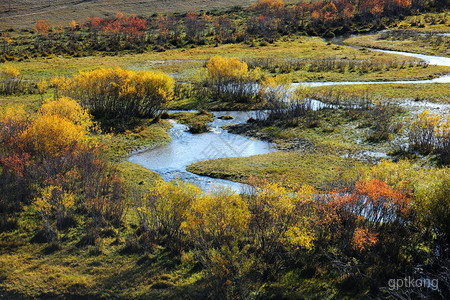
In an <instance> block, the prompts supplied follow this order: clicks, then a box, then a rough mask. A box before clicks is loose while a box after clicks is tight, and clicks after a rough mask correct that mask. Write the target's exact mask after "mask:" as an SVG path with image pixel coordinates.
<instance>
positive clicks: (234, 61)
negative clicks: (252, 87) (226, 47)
mask: <svg viewBox="0 0 450 300" xmlns="http://www.w3.org/2000/svg"><path fill="white" fill-rule="evenodd" d="M206 67H207V68H208V76H209V78H211V79H212V80H224V79H233V78H242V77H245V76H247V75H248V65H247V63H245V62H240V61H239V59H238V58H237V57H233V58H226V57H220V56H214V57H212V58H211V59H210V60H209V61H208V62H207V64H206Z"/></svg>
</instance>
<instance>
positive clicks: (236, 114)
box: [129, 111, 276, 192]
mask: <svg viewBox="0 0 450 300" xmlns="http://www.w3.org/2000/svg"><path fill="white" fill-rule="evenodd" d="M257 114H258V112H254V111H252V112H242V111H222V112H214V121H213V122H211V123H210V131H209V132H205V133H201V134H191V133H190V132H189V131H188V127H187V126H185V125H183V124H178V123H175V122H173V121H172V122H173V127H172V128H171V129H170V130H169V133H170V135H171V137H172V140H171V141H170V143H169V144H167V145H165V146H161V147H158V148H156V149H153V150H150V151H146V152H142V153H137V154H134V155H131V156H130V158H129V161H131V162H134V163H137V164H139V165H141V166H143V167H145V168H148V169H150V170H152V171H154V172H156V173H158V174H159V175H160V176H161V177H162V179H163V180H165V181H171V180H176V179H179V180H182V181H184V182H190V183H193V184H195V185H198V186H200V187H201V188H202V189H203V190H208V189H211V188H213V187H215V186H218V185H220V186H223V187H226V188H230V189H232V190H234V191H237V192H239V191H240V190H241V188H242V185H241V184H239V183H236V182H233V181H229V180H221V179H215V178H210V177H206V176H199V175H196V174H193V173H190V172H188V171H186V167H187V166H188V165H190V164H191V163H194V162H197V161H202V160H207V159H213V158H225V157H247V156H252V155H257V154H265V153H269V152H273V151H275V150H276V149H275V147H274V145H272V144H271V143H268V142H265V141H260V140H256V139H250V138H247V137H244V136H241V135H237V134H232V133H229V132H228V131H226V130H224V129H222V128H221V127H222V126H224V125H229V124H237V123H245V122H247V120H248V119H249V118H256V117H257ZM224 115H231V116H233V118H234V119H231V120H222V119H219V118H218V117H220V116H224Z"/></svg>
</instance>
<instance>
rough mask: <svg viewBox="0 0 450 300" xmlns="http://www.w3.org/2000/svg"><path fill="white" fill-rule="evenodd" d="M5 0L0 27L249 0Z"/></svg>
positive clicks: (191, 8) (0, 9)
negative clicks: (9, 2)
mask: <svg viewBox="0 0 450 300" xmlns="http://www.w3.org/2000/svg"><path fill="white" fill-rule="evenodd" d="M50 1H51V6H50V7H49V6H48V0H11V12H8V0H2V1H0V30H5V29H8V28H30V27H32V26H33V25H34V24H35V23H36V22H37V21H39V20H41V19H43V20H47V21H48V22H49V23H50V24H52V25H54V26H56V25H60V24H63V25H68V23H69V22H70V21H71V20H75V21H77V22H82V21H84V20H86V19H87V18H88V17H102V18H108V17H114V16H115V14H116V13H117V12H119V11H120V12H123V13H124V14H125V15H129V14H137V15H142V16H150V15H152V14H154V13H167V12H181V13H182V12H187V11H200V10H204V11H207V10H212V9H224V8H230V7H233V6H236V5H240V6H244V7H245V6H248V5H250V4H251V3H252V2H254V1H253V0H163V1H161V0H145V1H144V0H127V1H123V0H50Z"/></svg>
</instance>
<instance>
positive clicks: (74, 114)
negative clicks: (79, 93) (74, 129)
mask: <svg viewBox="0 0 450 300" xmlns="http://www.w3.org/2000/svg"><path fill="white" fill-rule="evenodd" d="M39 113H41V114H42V115H55V116H59V117H62V118H65V119H67V120H68V121H71V122H72V123H74V124H75V125H77V126H80V127H81V128H82V129H83V130H84V131H88V130H89V129H90V128H92V126H93V122H92V116H91V115H90V114H89V112H88V111H87V110H86V109H84V108H83V107H81V105H80V104H79V103H78V102H77V101H75V100H73V99H70V98H68V97H62V98H60V99H58V100H55V101H53V100H51V99H48V100H47V101H45V102H44V104H43V105H42V106H41V108H39Z"/></svg>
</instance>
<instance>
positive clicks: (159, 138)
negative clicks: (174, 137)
mask: <svg viewBox="0 0 450 300" xmlns="http://www.w3.org/2000/svg"><path fill="white" fill-rule="evenodd" d="M169 128H171V125H170V123H168V122H166V121H159V122H157V123H152V122H151V120H148V121H146V122H144V121H143V123H142V124H141V125H137V126H135V127H133V128H131V129H128V130H125V131H124V132H121V133H111V134H108V135H107V136H106V137H105V138H104V141H105V142H106V143H107V145H108V146H109V152H110V154H111V156H112V157H113V158H115V159H121V158H123V157H125V156H127V155H128V154H130V153H131V152H135V151H142V150H147V149H151V148H154V147H157V146H160V145H164V144H166V143H168V142H169V141H170V134H169V133H168V132H167V130H168V129H169Z"/></svg>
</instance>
